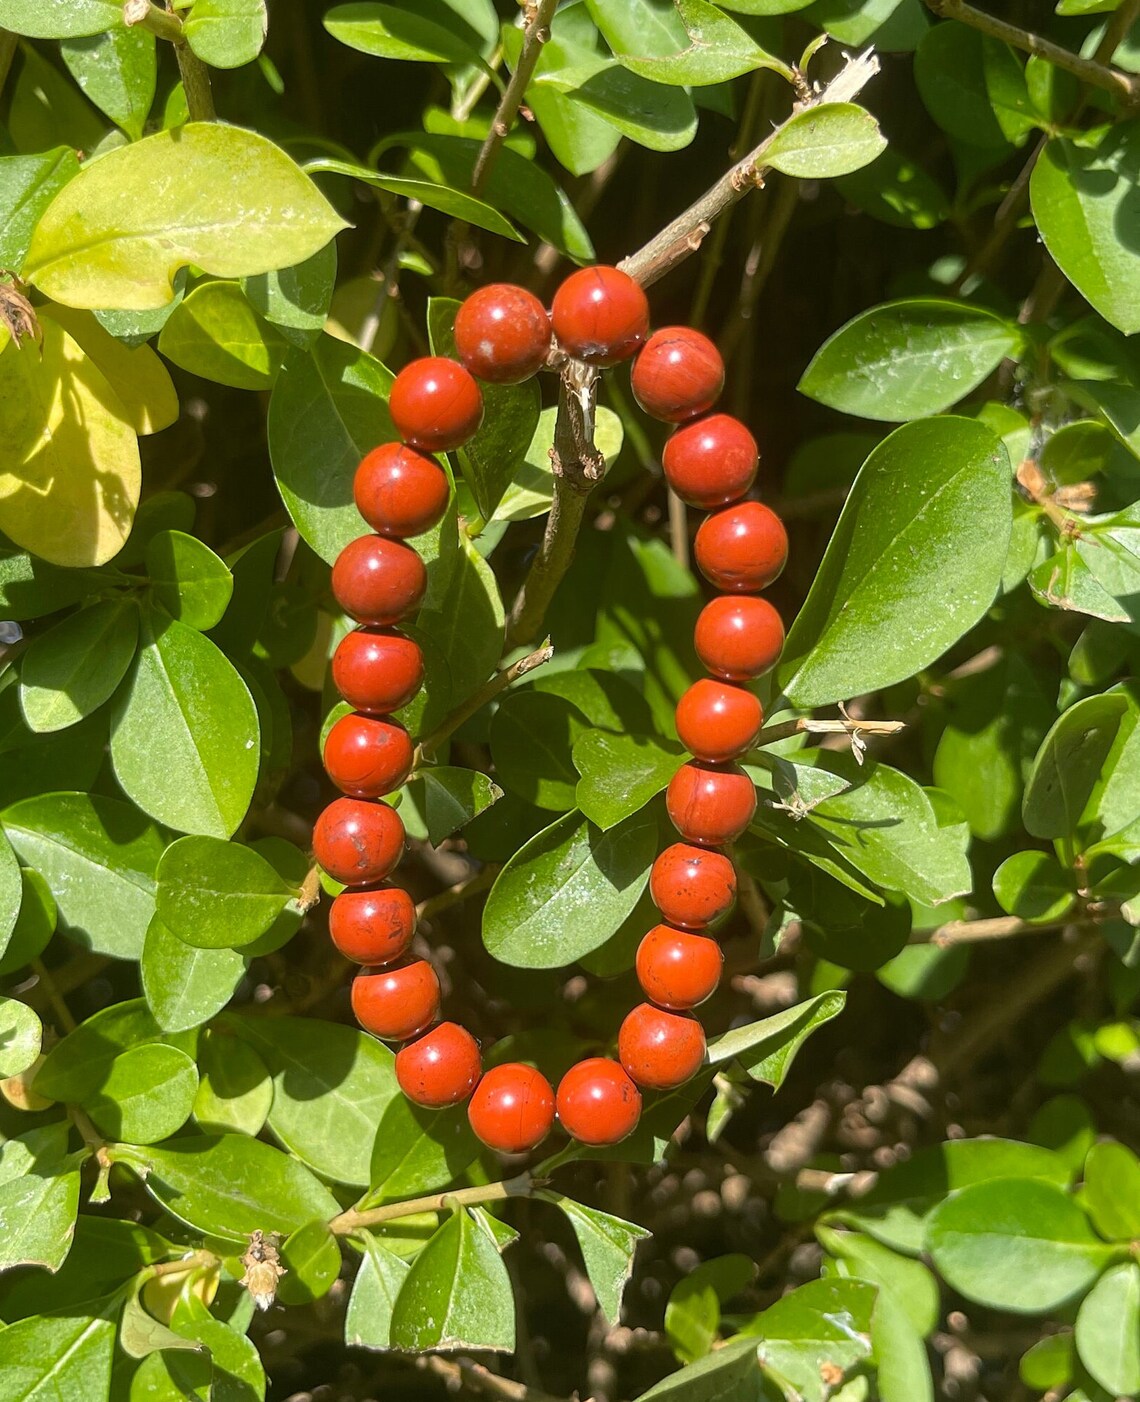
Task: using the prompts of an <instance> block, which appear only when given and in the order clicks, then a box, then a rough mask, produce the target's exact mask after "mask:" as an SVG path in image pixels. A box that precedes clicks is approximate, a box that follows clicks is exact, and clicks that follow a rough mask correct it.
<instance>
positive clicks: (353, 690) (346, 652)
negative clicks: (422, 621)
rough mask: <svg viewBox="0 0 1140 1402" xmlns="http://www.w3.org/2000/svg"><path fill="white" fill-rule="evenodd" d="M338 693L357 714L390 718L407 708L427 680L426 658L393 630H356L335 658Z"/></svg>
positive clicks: (349, 635)
mask: <svg viewBox="0 0 1140 1402" xmlns="http://www.w3.org/2000/svg"><path fill="white" fill-rule="evenodd" d="M332 679H333V685H334V686H335V687H336V689H337V691H339V692H340V694H341V695H342V696H343V697H344V699H345V700H346V701H347V702H348V703H349V705H350V706H355V707H356V709H357V710H358V711H374V712H376V713H377V714H378V715H388V714H389V713H390V712H392V711H398V710H399V709H400V707H401V706H406V705H407V704H408V702H409V701H410V700H411V699H412V697H413V696H414V695H415V694H416V692H417V691H419V689H420V686H421V684H422V683H423V679H424V655H423V653H422V652H421V651H420V649H419V645H418V644H417V643H415V642H413V641H412V639H411V638H409V637H408V636H407V634H406V633H399V632H397V631H396V630H395V629H394V628H385V629H380V628H354V629H353V630H352V632H351V633H346V634H345V635H344V637H343V638H341V640H340V642H339V643H338V644H337V649H336V651H335V652H334V653H333V658H332Z"/></svg>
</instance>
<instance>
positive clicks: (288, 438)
mask: <svg viewBox="0 0 1140 1402" xmlns="http://www.w3.org/2000/svg"><path fill="white" fill-rule="evenodd" d="M393 378H394V376H393V375H392V373H391V371H389V370H387V369H385V367H384V366H383V365H381V364H380V362H379V361H378V360H374V359H373V358H372V357H371V356H370V355H368V354H366V353H365V352H364V351H361V350H357V348H356V347H355V346H349V345H346V344H345V343H344V342H343V341H338V340H336V339H335V338H334V337H332V336H320V337H318V338H317V340H316V341H315V342H314V343H313V346H312V348H311V350H310V351H309V352H308V353H306V354H301V353H299V352H298V353H294V354H293V355H292V356H291V357H290V358H289V359H288V360H287V361H286V363H285V366H284V368H283V370H282V372H281V374H280V375H279V376H278V379H277V382H276V384H275V385H274V389H273V396H272V398H271V399H270V401H269V419H268V432H269V452H270V456H271V458H272V460H273V471H274V475H275V476H276V478H277V486H278V488H279V490H280V492H281V497H282V500H283V501H284V503H285V508H286V510H287V511H288V512H289V515H290V516H291V517H292V518H293V522H294V524H295V525H296V527H297V529H298V530H299V531H300V532H301V535H302V536H303V537H304V539H305V541H306V542H307V543H308V544H309V545H310V546H312V548H313V549H314V550H315V551H316V552H317V554H318V555H320V556H321V558H322V559H324V560H327V561H328V562H329V564H332V563H333V562H334V561H335V560H336V557H337V556H338V555H339V554H340V552H341V550H342V549H343V548H344V547H345V546H346V545H347V544H348V543H349V541H351V540H355V539H356V537H357V536H359V535H363V534H364V532H365V530H366V529H367V527H366V526H365V524H364V520H363V518H362V517H361V515H360V513H359V511H357V509H356V505H355V503H354V502H353V499H352V479H353V476H354V474H355V472H356V469H357V467H358V465H359V463H360V459H361V458H362V457H363V456H364V454H365V453H367V452H368V451H369V450H370V449H372V448H374V447H375V446H376V444H377V443H383V442H387V441H389V440H391V439H393V438H395V437H396V430H395V428H394V427H393V425H392V420H391V418H390V417H389V414H388V391H389V390H390V389H391V387H392V380H393Z"/></svg>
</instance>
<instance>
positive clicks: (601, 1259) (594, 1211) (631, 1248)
mask: <svg viewBox="0 0 1140 1402" xmlns="http://www.w3.org/2000/svg"><path fill="white" fill-rule="evenodd" d="M539 1196H540V1197H541V1198H543V1199H544V1201H546V1202H552V1203H553V1204H554V1205H555V1206H556V1207H560V1208H561V1209H562V1211H563V1212H564V1213H565V1214H566V1217H567V1218H568V1220H569V1222H570V1226H571V1227H572V1228H573V1230H574V1235H575V1237H577V1239H578V1246H579V1248H580V1249H581V1252H582V1259H583V1261H585V1263H586V1274H587V1275H588V1276H589V1277H590V1284H591V1285H592V1286H593V1287H594V1295H595V1296H596V1297H597V1301H598V1308H599V1309H600V1310H601V1311H602V1313H603V1314H604V1315H605V1317H606V1319H607V1320H609V1322H610V1323H611V1324H617V1322H618V1321H619V1320H620V1318H621V1297H622V1294H623V1292H624V1291H625V1287H626V1284H627V1283H628V1281H629V1278H630V1276H631V1275H632V1274H633V1258H634V1254H635V1253H636V1251H637V1243H638V1242H639V1241H644V1240H645V1239H646V1238H647V1237H649V1236H652V1232H648V1231H646V1229H645V1228H644V1227H639V1226H638V1225H637V1223H636V1222H626V1221H623V1220H622V1218H620V1217H612V1216H611V1215H610V1214H609V1213H608V1212H601V1211H599V1210H598V1208H596V1207H586V1206H584V1205H583V1204H582V1203H580V1202H575V1201H574V1200H573V1198H568V1197H564V1196H563V1195H562V1194H561V1193H548V1192H543V1193H540V1194H539Z"/></svg>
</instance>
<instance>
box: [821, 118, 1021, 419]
mask: <svg viewBox="0 0 1140 1402" xmlns="http://www.w3.org/2000/svg"><path fill="white" fill-rule="evenodd" d="M805 115H807V114H806V113H805ZM1020 343H1021V334H1020V332H1019V331H1018V329H1017V328H1016V327H1015V326H1013V325H1011V323H1009V322H1008V321H1006V320H1005V319H1004V318H1003V317H1000V316H997V315H996V314H995V313H994V312H991V311H987V310H986V309H985V308H982V307H971V306H968V305H967V304H966V303H964V302H950V301H943V300H939V299H937V298H933V297H929V298H916V299H913V300H907V301H901V302H886V303H884V304H883V305H882V306H881V307H872V308H871V310H870V311H866V312H862V313H861V314H860V315H859V316H857V317H855V318H854V319H853V320H852V321H849V322H848V323H847V325H846V326H841V327H840V328H839V330H838V331H836V332H835V333H834V334H833V335H832V336H831V337H830V338H829V339H828V340H827V341H825V342H824V344H823V345H822V346H821V347H820V349H819V350H818V351H816V353H815V357H814V359H813V360H812V362H811V364H810V365H809V366H808V368H807V369H806V370H805V371H804V373H803V377H802V378H801V380H800V383H799V388H800V390H801V391H802V392H803V393H804V394H806V395H809V396H810V397H811V398H812V399H817V400H818V401H819V402H820V403H821V404H826V405H828V406H829V407H830V408H832V409H839V410H840V411H841V412H843V413H845V414H858V415H860V416H861V417H862V418H866V419H882V420H884V421H886V422H887V423H897V422H899V421H901V420H905V419H917V418H923V417H925V416H926V415H928V414H939V413H941V412H942V411H943V410H944V409H949V408H950V406H951V405H953V404H957V402H958V401H959V400H960V399H964V398H965V396H966V395H967V394H969V393H970V391H971V390H974V389H976V388H977V387H978V385H980V384H981V383H982V381H983V380H985V379H986V378H987V376H989V375H990V374H992V372H993V371H994V370H996V369H997V367H998V366H999V365H1000V364H1001V362H1002V361H1003V360H1004V359H1005V358H1006V356H1009V355H1012V354H1014V352H1015V351H1016V350H1017V347H1018V346H1019V345H1020Z"/></svg>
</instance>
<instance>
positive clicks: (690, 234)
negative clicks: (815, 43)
mask: <svg viewBox="0 0 1140 1402" xmlns="http://www.w3.org/2000/svg"><path fill="white" fill-rule="evenodd" d="M878 71H879V60H878V59H877V58H876V57H875V56H874V54H873V53H871V52H870V51H869V50H868V51H867V52H866V53H863V54H859V55H858V56H857V57H856V58H852V59H849V60H848V61H847V64H846V65H845V66H844V67H843V68H842V69H841V70H840V72H839V73H838V74H837V75H836V77H835V78H833V79H832V80H831V82H830V83H828V85H827V87H825V88H823V89H822V90H821V91H820V92H818V93H816V94H815V95H814V96H813V97H812V98H810V99H809V100H807V101H805V102H801V103H797V104H796V106H795V107H794V109H793V111H792V114H791V115H792V117H795V116H798V115H799V113H800V112H802V111H803V110H804V109H805V108H807V107H815V106H818V105H820V104H821V103H825V102H850V101H851V100H852V99H853V98H855V97H857V96H858V94H859V93H860V92H862V90H863V88H864V87H866V85H867V83H869V82H870V80H871V79H872V78H873V77H874V76H875V74H876V73H877V72H878ZM788 120H789V121H790V120H791V117H789V119H788ZM785 125H786V124H785ZM782 130H783V127H782V126H780V127H777V128H776V129H775V131H773V132H770V133H769V134H768V136H766V137H765V138H764V140H763V141H762V142H761V143H760V145H759V146H757V147H756V148H755V149H754V150H753V151H751V152H749V154H748V155H747V156H745V157H744V159H743V160H742V161H737V162H736V164H735V165H733V166H731V167H730V168H729V170H727V171H726V172H725V174H724V175H722V176H721V178H720V179H719V180H718V181H717V182H716V184H715V185H713V186H712V187H711V188H710V189H708V190H707V191H706V192H705V193H704V194H703V195H702V196H701V197H700V199H699V200H696V201H695V202H694V203H693V204H691V205H690V206H689V208H688V209H687V210H685V212H684V213H683V214H679V215H678V216H677V218H676V219H674V220H673V222H672V223H671V224H667V225H666V226H665V228H664V229H662V230H661V232H660V233H659V234H657V235H656V236H655V237H654V238H652V239H650V240H649V242H648V243H647V244H646V245H645V246H644V248H640V249H638V251H637V252H636V253H633V254H631V255H630V256H629V257H628V258H625V259H623V260H622V261H621V263H619V264H618V266H619V267H620V268H621V270H622V271H623V272H626V273H629V275H630V276H631V277H634V278H636V279H637V281H638V282H640V283H641V284H642V286H643V287H647V286H649V284H650V283H653V282H656V281H657V280H658V278H661V277H664V276H665V274H666V273H668V272H671V271H672V269H673V268H675V267H676V266H677V264H678V263H681V262H683V261H684V260H685V259H686V258H688V257H689V255H690V254H691V253H695V252H696V251H697V249H698V248H700V246H701V244H702V243H703V242H704V239H705V236H706V235H707V234H708V232H709V230H710V229H711V228H712V226H713V221H714V220H715V219H717V218H718V216H720V215H721V214H723V213H724V212H725V210H726V209H729V208H731V207H732V206H733V205H734V204H735V203H736V202H737V200H741V199H743V198H744V196H745V195H746V194H747V193H748V191H749V190H750V189H752V188H754V187H756V186H759V185H762V184H763V175H764V172H765V170H767V169H768V167H767V166H766V165H765V163H764V155H765V152H766V151H767V149H768V147H769V146H770V145H771V143H772V142H773V141H774V140H775V138H776V137H777V136H779V134H780V132H781V131H782Z"/></svg>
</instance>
